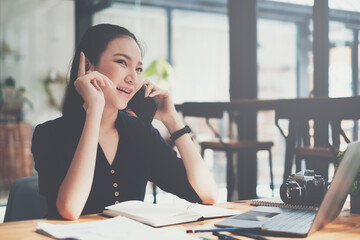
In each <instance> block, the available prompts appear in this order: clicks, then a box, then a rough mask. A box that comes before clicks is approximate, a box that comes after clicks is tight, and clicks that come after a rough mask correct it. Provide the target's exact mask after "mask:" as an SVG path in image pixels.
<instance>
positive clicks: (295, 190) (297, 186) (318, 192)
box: [280, 170, 326, 205]
mask: <svg viewBox="0 0 360 240" xmlns="http://www.w3.org/2000/svg"><path fill="white" fill-rule="evenodd" d="M325 192H326V186H325V181H324V179H323V178H322V177H321V176H320V175H317V174H315V172H314V170H305V172H302V171H301V172H298V173H295V174H292V175H291V176H289V177H288V178H287V179H286V181H285V182H284V183H283V184H282V185H281V186H280V197H281V200H283V202H285V203H288V204H301V205H320V203H321V201H322V199H323V198H324V195H325Z"/></svg>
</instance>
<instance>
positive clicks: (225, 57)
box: [0, 0, 360, 221]
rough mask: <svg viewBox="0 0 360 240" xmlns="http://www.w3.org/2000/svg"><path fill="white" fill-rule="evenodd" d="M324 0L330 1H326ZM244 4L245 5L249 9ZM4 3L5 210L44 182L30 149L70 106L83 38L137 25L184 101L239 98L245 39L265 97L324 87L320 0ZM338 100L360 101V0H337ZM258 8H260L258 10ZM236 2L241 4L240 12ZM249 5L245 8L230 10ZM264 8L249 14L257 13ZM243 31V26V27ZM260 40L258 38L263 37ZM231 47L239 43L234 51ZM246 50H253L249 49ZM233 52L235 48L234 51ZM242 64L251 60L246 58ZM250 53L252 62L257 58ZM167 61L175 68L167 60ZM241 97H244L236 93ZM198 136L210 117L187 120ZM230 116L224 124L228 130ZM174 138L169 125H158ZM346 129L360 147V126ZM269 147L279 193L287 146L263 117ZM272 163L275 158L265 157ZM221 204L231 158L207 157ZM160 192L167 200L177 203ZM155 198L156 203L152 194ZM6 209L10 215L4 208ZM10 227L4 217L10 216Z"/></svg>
mask: <svg viewBox="0 0 360 240" xmlns="http://www.w3.org/2000/svg"><path fill="white" fill-rule="evenodd" d="M318 1H321V0H318ZM239 2H242V3H240V4H239ZM239 2H238V1H236V0H229V1H227V0H192V1H190V0H181V1H179V0H168V1H164V0H88V1H86V0H78V1H75V0H31V1H29V0H0V87H1V89H0V90H1V91H0V204H1V205H2V206H3V207H4V206H5V205H6V201H7V197H8V193H9V188H10V186H11V184H12V182H13V181H14V180H15V179H17V178H20V177H25V176H30V175H36V172H35V171H34V169H33V163H32V161H33V160H32V155H31V151H30V147H31V136H32V131H33V129H34V127H35V126H36V125H37V124H39V123H42V122H44V121H47V120H50V119H54V118H57V117H59V116H61V111H60V108H61V102H62V97H63V93H64V89H65V86H66V83H67V77H68V75H69V70H70V62H71V60H72V57H73V53H74V48H75V46H76V43H77V42H78V41H79V39H80V37H81V35H82V33H83V32H84V31H85V30H86V29H87V28H88V27H89V26H92V25H96V24H99V23H112V24H118V25H121V26H124V27H126V28H128V29H129V30H130V31H132V32H133V33H135V35H136V36H137V37H138V38H139V39H140V41H141V42H142V44H143V45H144V46H145V56H144V59H143V62H144V66H145V69H146V68H151V66H152V65H153V64H163V65H164V66H165V67H164V68H165V69H166V71H168V72H169V76H168V77H167V78H165V79H161V78H158V77H156V76H155V75H153V76H149V78H150V79H152V80H153V81H154V82H156V83H158V84H159V85H161V86H162V87H164V88H167V89H168V90H169V91H170V92H171V94H172V96H173V99H174V102H175V103H177V104H180V103H183V102H189V101H191V102H207V101H211V102H226V101H230V99H233V98H234V97H232V96H231V94H230V92H232V91H234V90H231V89H230V86H231V81H232V80H231V79H230V76H231V73H230V66H232V65H233V64H234V63H230V59H231V58H230V55H231V53H232V52H236V51H237V49H235V48H236V43H234V42H233V41H234V39H235V38H233V36H234V32H236V35H238V34H240V35H246V34H250V35H254V36H255V37H253V38H250V40H252V41H253V42H255V44H256V58H255V59H256V62H255V64H253V67H255V68H256V73H257V76H256V79H251V81H256V94H255V95H256V96H254V97H256V98H259V99H279V98H285V99H286V98H296V97H308V96H309V95H310V94H311V91H312V89H313V85H314V80H313V76H314V72H313V71H314V59H313V52H314V50H315V49H314V46H313V39H314V32H313V31H314V25H313V22H314V21H313V19H314V17H316V16H315V15H314V14H315V13H314V12H313V11H314V2H315V1H314V0H273V1H272V0H257V1H255V0H243V1H239ZM326 2H328V8H329V9H328V14H329V15H328V39H329V65H328V76H329V78H328V84H329V85H328V96H330V97H347V96H354V95H359V74H358V72H359V68H360V65H359V59H360V56H359V46H360V45H359V30H360V1H359V0H328V1H326ZM254 3H255V4H254ZM231 4H232V5H231ZM238 5H240V7H244V8H245V9H243V8H241V9H236V8H232V7H229V6H238ZM249 5H251V6H255V11H254V12H253V13H252V14H251V13H249V14H248V15H246V14H245V16H244V17H243V18H241V17H242V14H244V12H246V7H247V6H249ZM249 16H250V17H252V18H254V19H255V25H254V26H255V27H253V28H251V26H250V27H249V29H248V30H246V29H245V30H244V29H243V30H241V31H240V32H239V31H238V30H237V29H236V26H237V23H236V22H234V20H231V19H237V18H238V19H241V20H240V21H243V22H242V23H241V24H242V25H245V26H246V23H247V21H248V18H247V17H249ZM239 24H240V23H239ZM254 33H255V34H254ZM230 43H231V44H230ZM238 44H244V42H240V43H238ZM230 46H231V47H230ZM244 47H245V48H246V46H239V48H241V49H244ZM244 54H245V56H243V57H242V59H245V61H246V57H247V56H246V54H247V53H246V52H245V53H244ZM252 59H253V58H252V56H249V61H253V60H252ZM164 60H165V61H164ZM233 95H234V96H236V94H233ZM185 121H186V122H188V123H189V125H191V128H192V130H193V132H194V133H195V134H196V137H197V139H200V140H201V139H206V138H208V137H211V134H212V133H211V131H209V129H208V128H207V127H206V125H205V124H204V123H205V122H204V120H203V119H192V118H189V119H185ZM227 122H228V121H227V119H226V116H225V118H224V119H222V120H219V121H216V122H214V123H215V125H216V127H217V129H219V130H220V131H226V129H228V127H229V126H228V123H227ZM154 124H155V125H156V126H157V127H158V128H159V129H160V130H161V132H162V133H163V134H164V136H165V135H166V134H167V133H166V131H165V129H164V127H163V126H162V125H161V124H160V123H158V122H155V123H154ZM343 125H344V126H343V129H344V130H345V131H346V132H347V134H349V135H350V136H351V137H352V139H354V140H357V136H358V123H357V122H356V121H355V122H354V121H345V122H344V123H343ZM257 127H258V136H257V138H258V139H259V140H271V141H273V142H274V143H275V145H274V147H273V161H274V179H275V187H276V188H278V187H279V186H280V184H281V183H282V174H283V166H284V152H285V143H284V138H283V137H282V136H281V135H280V133H279V130H278V129H277V128H276V126H275V125H274V113H273V112H259V113H258V117H257ZM258 158H259V159H262V158H263V159H264V160H265V161H261V160H260V161H259V163H260V162H265V163H266V158H267V155H266V154H265V155H262V154H261V153H259V154H258ZM205 161H206V162H207V164H208V166H209V168H210V169H211V171H212V172H213V174H214V177H215V180H216V183H217V184H218V187H219V189H220V190H221V191H220V194H221V196H220V201H226V176H225V175H226V172H225V169H226V160H225V156H224V154H222V153H214V152H212V151H207V152H206V153H205ZM268 179H269V176H268V165H267V164H258V185H257V194H258V196H259V197H266V196H271V190H270V189H269V187H268ZM174 199H175V197H173V196H171V195H169V194H165V193H162V192H161V191H159V192H158V201H159V202H160V201H175V200H174ZM146 200H147V201H152V192H151V189H150V188H149V194H147V197H146ZM2 209H4V208H2ZM0 221H1V218H0Z"/></svg>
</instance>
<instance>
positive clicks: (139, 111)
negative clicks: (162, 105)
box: [128, 86, 158, 124]
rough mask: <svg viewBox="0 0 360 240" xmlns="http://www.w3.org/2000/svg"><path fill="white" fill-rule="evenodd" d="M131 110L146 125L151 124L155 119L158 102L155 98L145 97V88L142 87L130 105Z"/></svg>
mask: <svg viewBox="0 0 360 240" xmlns="http://www.w3.org/2000/svg"><path fill="white" fill-rule="evenodd" d="M128 108H130V109H131V110H132V111H133V112H134V113H135V114H136V115H137V116H138V117H139V118H140V119H141V120H142V121H143V122H144V123H145V124H151V122H152V120H153V119H154V116H155V113H156V110H157V108H158V102H157V101H156V99H155V98H151V97H145V87H144V86H143V87H141V88H140V90H139V91H137V93H135V95H134V96H133V98H132V99H131V100H130V101H129V103H128Z"/></svg>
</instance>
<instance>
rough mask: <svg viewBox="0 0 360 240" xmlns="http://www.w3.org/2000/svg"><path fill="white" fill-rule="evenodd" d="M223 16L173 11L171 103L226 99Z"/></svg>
mask: <svg viewBox="0 0 360 240" xmlns="http://www.w3.org/2000/svg"><path fill="white" fill-rule="evenodd" d="M228 28H229V27H228V21H227V17H226V16H225V15H220V14H210V13H199V12H186V11H174V14H173V64H174V68H175V73H176V82H175V84H174V88H173V96H174V101H175V102H183V101H228V100H229V98H230V97H229V29H228Z"/></svg>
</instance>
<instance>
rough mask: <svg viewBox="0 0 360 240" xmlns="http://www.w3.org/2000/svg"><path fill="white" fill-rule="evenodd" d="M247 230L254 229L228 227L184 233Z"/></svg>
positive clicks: (193, 230) (192, 230)
mask: <svg viewBox="0 0 360 240" xmlns="http://www.w3.org/2000/svg"><path fill="white" fill-rule="evenodd" d="M249 229H252V230H253V229H256V228H237V227H228V228H213V229H191V230H186V233H199V232H220V231H228V232H232V231H239V230H240V231H241V230H242V231H244V230H249Z"/></svg>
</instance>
